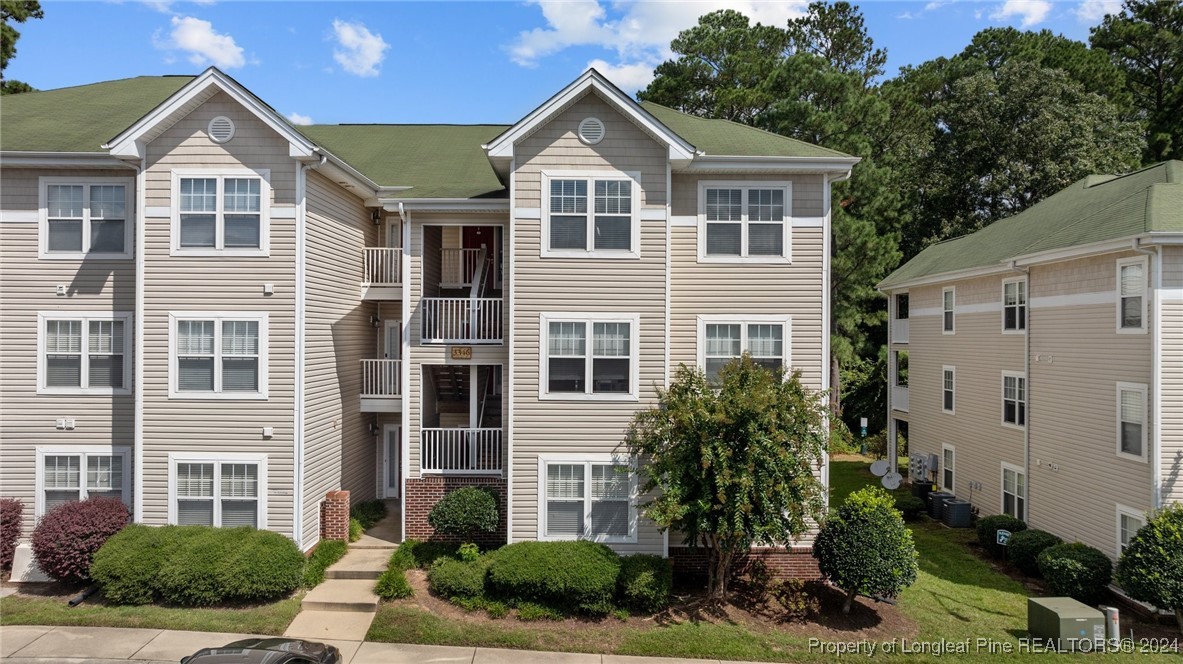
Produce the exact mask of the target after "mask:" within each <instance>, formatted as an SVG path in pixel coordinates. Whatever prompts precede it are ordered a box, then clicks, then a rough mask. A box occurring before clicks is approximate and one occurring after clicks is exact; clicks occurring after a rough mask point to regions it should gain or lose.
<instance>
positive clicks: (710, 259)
mask: <svg viewBox="0 0 1183 664" xmlns="http://www.w3.org/2000/svg"><path fill="white" fill-rule="evenodd" d="M707 189H743V199H742V200H743V214H742V219H743V221H741V222H740V239H739V256H708V255H707ZM751 189H783V190H784V192H785V194H784V197H785V213H784V221H783V223H784V227H785V228H784V233H783V234H782V238H783V241H784V246H783V247H782V248H781V253H782V255H781V256H748V223H749V222H748V191H749V190H751ZM732 223H734V222H732ZM757 223H761V222H757ZM767 223H771V222H767ZM698 262H699V263H763V264H769V263H772V264H789V263H792V262H793V182H792V180H768V181H761V180H700V181H699V183H698Z"/></svg>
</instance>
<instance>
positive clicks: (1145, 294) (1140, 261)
mask: <svg viewBox="0 0 1183 664" xmlns="http://www.w3.org/2000/svg"><path fill="white" fill-rule="evenodd" d="M1126 265H1141V266H1142V325H1141V326H1140V327H1122V326H1121V268H1123V267H1125V266H1126ZM1116 270H1117V282H1116V288H1114V293H1115V297H1116V298H1117V301H1116V303H1115V304H1114V306H1115V307H1116V309H1117V321H1116V324H1117V333H1118V334H1146V331H1147V330H1148V329H1150V326H1149V325H1147V323H1146V321H1147V319H1148V318H1149V317H1150V289H1149V288H1148V287H1147V283H1148V280H1149V278H1150V268H1149V261H1147V260H1146V257H1145V256H1138V257H1134V258H1119V259H1117V267H1116Z"/></svg>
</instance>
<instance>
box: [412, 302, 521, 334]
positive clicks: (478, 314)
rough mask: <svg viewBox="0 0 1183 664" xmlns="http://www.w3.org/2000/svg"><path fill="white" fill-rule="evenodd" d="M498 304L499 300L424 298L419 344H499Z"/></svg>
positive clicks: (499, 307)
mask: <svg viewBox="0 0 1183 664" xmlns="http://www.w3.org/2000/svg"><path fill="white" fill-rule="evenodd" d="M501 303H502V299H501V298H499V297H425V298H423V301H422V315H421V317H420V319H421V321H422V322H421V325H420V343H424V344H465V345H481V344H500V343H501V341H502V338H503V337H502V319H501V312H502V305H501Z"/></svg>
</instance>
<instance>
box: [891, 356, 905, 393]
mask: <svg viewBox="0 0 1183 664" xmlns="http://www.w3.org/2000/svg"><path fill="white" fill-rule="evenodd" d="M893 352H894V353H895V386H896V387H907V386H908V351H906V350H897V351H893Z"/></svg>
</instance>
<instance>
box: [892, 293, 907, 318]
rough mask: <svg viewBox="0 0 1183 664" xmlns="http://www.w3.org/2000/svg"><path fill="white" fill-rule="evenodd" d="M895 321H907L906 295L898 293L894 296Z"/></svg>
mask: <svg viewBox="0 0 1183 664" xmlns="http://www.w3.org/2000/svg"><path fill="white" fill-rule="evenodd" d="M895 318H896V320H908V294H907V293H900V294H898V295H896V296H895Z"/></svg>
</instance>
